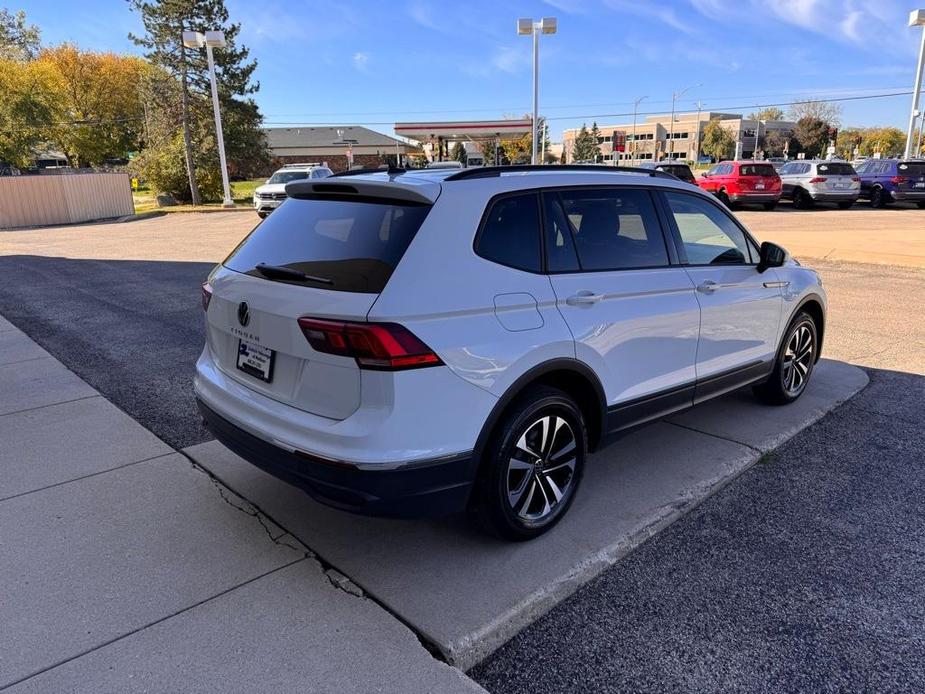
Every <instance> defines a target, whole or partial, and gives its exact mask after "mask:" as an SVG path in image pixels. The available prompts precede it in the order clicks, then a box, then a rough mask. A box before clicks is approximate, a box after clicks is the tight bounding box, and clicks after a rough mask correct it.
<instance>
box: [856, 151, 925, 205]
mask: <svg viewBox="0 0 925 694" xmlns="http://www.w3.org/2000/svg"><path fill="white" fill-rule="evenodd" d="M857 172H858V176H860V177H861V197H862V198H866V199H867V200H870V206H871V207H883V206H884V205H888V204H889V203H891V202H894V201H895V202H914V203H916V204H917V205H918V206H919V207H921V208H923V209H925V159H868V160H867V161H865V162H864V163H862V164H861V165H860V166H858V167H857Z"/></svg>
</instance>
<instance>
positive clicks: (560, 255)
mask: <svg viewBox="0 0 925 694" xmlns="http://www.w3.org/2000/svg"><path fill="white" fill-rule="evenodd" d="M543 205H544V206H545V210H546V269H547V270H548V271H549V272H578V270H579V269H580V266H579V265H578V256H577V254H576V253H575V242H574V240H573V239H572V230H571V229H570V228H569V221H568V218H567V217H566V216H565V212H564V211H563V209H562V205H561V204H560V203H559V194H558V193H544V194H543Z"/></svg>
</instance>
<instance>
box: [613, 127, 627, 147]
mask: <svg viewBox="0 0 925 694" xmlns="http://www.w3.org/2000/svg"><path fill="white" fill-rule="evenodd" d="M613 151H614V152H625V151H626V131H624V130H614V131H613Z"/></svg>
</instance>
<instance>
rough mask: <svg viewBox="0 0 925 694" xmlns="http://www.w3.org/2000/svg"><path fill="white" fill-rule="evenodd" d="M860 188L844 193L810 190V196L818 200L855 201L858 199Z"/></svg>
mask: <svg viewBox="0 0 925 694" xmlns="http://www.w3.org/2000/svg"><path fill="white" fill-rule="evenodd" d="M858 194H859V193H858V190H857V189H855V190H846V191H845V192H843V193H834V192H831V191H829V192H825V193H823V192H821V191H820V192H817V193H814V192H813V191H809V197H811V198H812V199H813V200H815V201H816V202H846V201H848V200H851V201H852V202H854V201H855V200H857V199H858Z"/></svg>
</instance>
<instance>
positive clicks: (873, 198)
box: [870, 188, 888, 210]
mask: <svg viewBox="0 0 925 694" xmlns="http://www.w3.org/2000/svg"><path fill="white" fill-rule="evenodd" d="M887 202H888V200H887V196H886V194H885V193H884V192H883V188H874V189H873V190H872V191H870V206H871V207H873V208H874V209H876V210H879V209H882V208H884V207H886V205H887Z"/></svg>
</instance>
